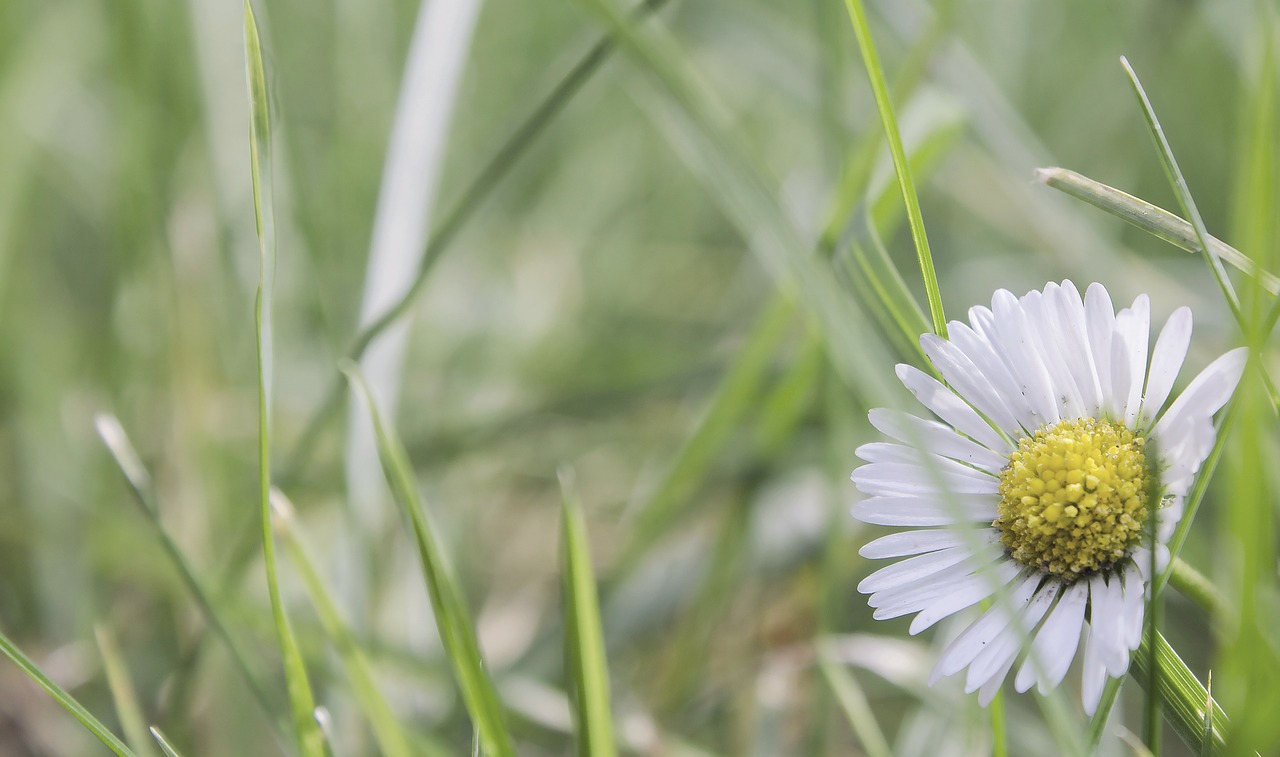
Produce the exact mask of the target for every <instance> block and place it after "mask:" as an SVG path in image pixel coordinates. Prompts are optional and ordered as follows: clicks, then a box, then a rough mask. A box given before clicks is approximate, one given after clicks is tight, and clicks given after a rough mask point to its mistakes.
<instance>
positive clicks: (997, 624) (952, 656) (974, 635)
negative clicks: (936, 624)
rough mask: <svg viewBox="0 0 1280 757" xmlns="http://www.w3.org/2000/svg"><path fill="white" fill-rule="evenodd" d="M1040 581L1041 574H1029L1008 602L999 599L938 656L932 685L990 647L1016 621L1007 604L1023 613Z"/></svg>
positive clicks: (964, 666) (963, 667)
mask: <svg viewBox="0 0 1280 757" xmlns="http://www.w3.org/2000/svg"><path fill="white" fill-rule="evenodd" d="M1040 580H1041V577H1040V575H1039V574H1038V573H1034V572H1033V573H1031V574H1030V575H1027V576H1026V577H1024V578H1023V579H1022V580H1021V581H1020V582H1019V583H1017V584H1016V585H1015V586H1014V588H1013V589H1012V590H1011V591H1010V592H1009V596H1008V597H1006V602H1003V603H1002V602H999V601H997V602H996V603H995V605H994V606H993V607H991V609H989V610H987V611H986V612H985V613H983V614H982V616H981V617H979V618H978V619H977V620H975V621H974V622H973V623H970V624H969V627H968V628H966V629H965V630H964V631H963V632H961V634H960V635H959V636H957V637H956V638H955V639H954V640H953V641H952V642H951V643H950V644H948V645H947V648H946V649H945V650H944V651H943V652H942V656H940V657H939V658H938V662H937V664H936V665H935V666H934V669H933V674H932V675H930V676H929V685H930V686H932V685H933V684H935V683H937V682H938V681H939V680H940V679H941V678H942V677H943V676H949V675H955V674H956V673H959V672H960V671H961V670H964V669H965V668H966V667H967V666H968V665H969V664H970V663H972V662H973V660H974V658H976V657H977V656H978V654H979V653H980V652H982V650H984V649H986V648H987V647H988V646H990V644H991V642H992V641H994V640H995V637H996V635H997V634H999V633H1000V632H1001V631H1003V630H1004V629H1005V627H1007V626H1008V625H1009V624H1010V623H1012V622H1013V615H1011V614H1010V612H1009V611H1007V610H1006V606H1007V607H1008V608H1009V609H1010V610H1012V611H1013V614H1014V615H1016V614H1018V613H1021V612H1022V610H1023V609H1024V608H1025V607H1026V606H1027V603H1029V602H1030V601H1031V597H1032V595H1033V594H1035V590H1036V587H1037V586H1039V584H1040Z"/></svg>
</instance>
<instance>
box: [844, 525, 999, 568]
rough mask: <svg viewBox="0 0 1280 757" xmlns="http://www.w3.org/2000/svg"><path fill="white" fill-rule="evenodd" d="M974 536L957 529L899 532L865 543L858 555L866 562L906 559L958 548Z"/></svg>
mask: <svg viewBox="0 0 1280 757" xmlns="http://www.w3.org/2000/svg"><path fill="white" fill-rule="evenodd" d="M974 536H976V534H966V533H964V532H963V531H960V530H958V529H950V528H945V529H943V528H937V529H929V530H922V531H899V532H898V533H896V534H889V535H888V536H881V537H880V538H879V539H876V540H875V541H870V542H867V543H866V544H864V545H863V547H862V549H860V550H858V554H859V555H861V556H862V557H865V558H867V559H868V560H883V559H885V558H889V557H907V556H910V555H919V554H924V553H925V552H935V551H937V550H939V549H946V548H947V547H958V546H960V545H961V544H967V543H968V539H967V537H968V538H972V537H974Z"/></svg>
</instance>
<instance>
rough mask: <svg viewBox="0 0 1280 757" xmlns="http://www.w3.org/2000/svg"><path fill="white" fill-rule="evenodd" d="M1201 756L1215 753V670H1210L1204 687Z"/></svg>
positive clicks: (1208, 756) (1207, 756) (1206, 756)
mask: <svg viewBox="0 0 1280 757" xmlns="http://www.w3.org/2000/svg"><path fill="white" fill-rule="evenodd" d="M1200 739H1201V741H1200V757H1210V756H1211V755H1212V754H1213V747H1212V746H1211V744H1213V671H1212V670H1210V671H1209V676H1208V678H1207V679H1206V681H1205V687H1204V729H1203V730H1202V731H1200Z"/></svg>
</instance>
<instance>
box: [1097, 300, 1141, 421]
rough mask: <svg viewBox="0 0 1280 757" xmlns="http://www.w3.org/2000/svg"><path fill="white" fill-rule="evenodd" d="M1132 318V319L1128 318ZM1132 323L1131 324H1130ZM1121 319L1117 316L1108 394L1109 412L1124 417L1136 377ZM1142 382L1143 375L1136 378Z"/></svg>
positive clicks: (1112, 340) (1112, 341) (1119, 417)
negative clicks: (1121, 332) (1122, 332)
mask: <svg viewBox="0 0 1280 757" xmlns="http://www.w3.org/2000/svg"><path fill="white" fill-rule="evenodd" d="M1126 320H1130V321H1131V320H1132V319H1126ZM1130 325H1131V324H1130ZM1120 326H1121V321H1120V317H1119V316H1117V317H1116V333H1115V336H1113V337H1112V339H1111V393H1110V394H1109V395H1108V396H1107V398H1106V399H1107V402H1106V405H1107V414H1108V415H1110V416H1111V417H1112V418H1117V419H1123V418H1124V414H1125V412H1126V411H1127V410H1128V407H1129V400H1128V397H1129V393H1130V392H1131V391H1133V384H1134V381H1135V379H1134V377H1133V374H1132V373H1130V372H1129V371H1130V368H1131V367H1132V366H1131V365H1130V361H1129V344H1128V342H1127V341H1126V340H1125V339H1124V337H1123V336H1121V334H1120ZM1136 381H1137V382H1138V383H1141V382H1142V377H1138V378H1137V379H1136Z"/></svg>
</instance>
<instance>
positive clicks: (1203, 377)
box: [1151, 347, 1248, 467]
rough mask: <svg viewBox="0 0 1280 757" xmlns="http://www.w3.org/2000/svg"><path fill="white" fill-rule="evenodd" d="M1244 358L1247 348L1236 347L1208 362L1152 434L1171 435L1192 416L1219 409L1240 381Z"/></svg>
mask: <svg viewBox="0 0 1280 757" xmlns="http://www.w3.org/2000/svg"><path fill="white" fill-rule="evenodd" d="M1247 357H1248V350H1247V349H1246V348H1244V347H1237V348H1236V349H1234V350H1231V351H1230V352H1228V353H1227V354H1225V355H1223V356H1222V357H1220V358H1218V359H1217V360H1215V361H1213V362H1212V363H1210V364H1209V366H1208V367H1207V368H1205V369H1204V370H1203V371H1201V372H1200V375H1199V376H1196V377H1195V378H1194V379H1192V381H1191V383H1190V384H1188V385H1187V388H1186V389H1184V390H1183V392H1182V394H1180V395H1178V398H1177V399H1176V400H1174V401H1173V404H1172V405H1170V406H1169V409H1168V410H1166V411H1165V413H1164V415H1163V416H1161V417H1160V420H1159V421H1157V422H1156V426H1155V428H1154V429H1152V431H1151V436H1152V437H1154V438H1156V439H1161V440H1163V439H1164V438H1165V436H1174V434H1170V433H1169V432H1170V431H1171V430H1174V429H1178V428H1180V427H1182V426H1184V424H1188V422H1189V421H1191V420H1192V419H1195V418H1209V417H1211V416H1212V415H1213V414H1214V413H1216V412H1218V410H1220V409H1221V408H1222V406H1223V405H1225V404H1226V403H1227V400H1229V399H1231V393H1232V392H1234V391H1235V388H1236V384H1238V383H1240V376H1241V375H1243V374H1244V364H1245V359H1246V358H1247ZM1197 467H1198V466H1197Z"/></svg>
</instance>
